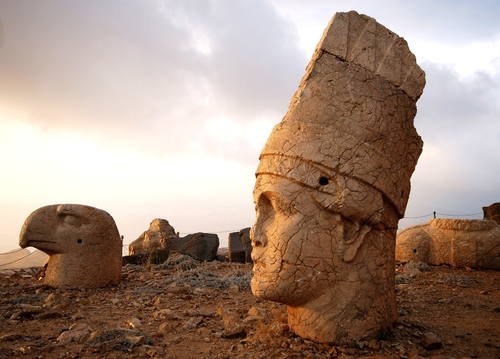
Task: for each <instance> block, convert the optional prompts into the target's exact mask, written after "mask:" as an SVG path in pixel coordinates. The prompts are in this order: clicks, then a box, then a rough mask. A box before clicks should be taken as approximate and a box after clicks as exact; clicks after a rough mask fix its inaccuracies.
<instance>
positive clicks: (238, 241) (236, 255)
mask: <svg viewBox="0 0 500 359" xmlns="http://www.w3.org/2000/svg"><path fill="white" fill-rule="evenodd" d="M227 243H228V247H229V248H228V250H229V261H230V262H239V263H251V262H252V257H251V255H252V243H251V241H250V227H248V228H243V229H242V230H240V231H239V232H232V233H229V237H228V241H227Z"/></svg>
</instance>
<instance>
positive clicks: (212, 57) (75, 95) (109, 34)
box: [0, 0, 306, 154]
mask: <svg viewBox="0 0 500 359" xmlns="http://www.w3.org/2000/svg"><path fill="white" fill-rule="evenodd" d="M0 10H1V14H2V19H3V21H4V28H5V29H4V30H5V31H4V33H5V36H4V37H5V41H4V43H5V44H4V45H5V46H4V47H3V49H1V50H0V51H2V57H3V59H2V66H1V68H0V77H1V78H2V83H1V84H0V104H2V103H3V104H8V105H9V106H14V107H16V108H18V109H19V108H22V109H24V110H25V111H27V112H28V113H29V118H30V121H31V122H33V123H36V124H37V125H39V126H40V127H43V128H45V129H46V130H48V131H54V130H58V129H73V130H75V131H78V132H82V133H86V134H87V135H89V136H92V137H94V138H96V139H98V140H99V141H101V142H108V143H111V142H114V143H116V144H118V145H125V146H130V145H132V146H135V147H136V148H137V150H142V151H148V150H152V151H154V152H155V153H157V154H159V153H165V152H178V151H183V150H185V149H186V148H189V146H190V145H193V144H194V145H195V146H198V147H202V148H204V150H205V151H210V150H211V148H212V147H211V146H210V144H211V143H212V142H214V141H216V140H217V137H215V138H206V136H205V135H202V134H200V132H201V130H202V129H203V127H204V126H205V124H206V122H207V121H210V120H211V119H212V118H214V117H219V116H224V117H226V118H228V119H230V120H231V121H232V122H234V123H235V124H237V125H243V124H246V123H248V122H251V121H254V120H258V119H261V118H262V117H263V116H269V117H272V118H273V120H274V122H278V120H279V117H278V116H280V114H282V113H284V112H285V110H286V106H287V103H288V100H289V98H290V96H291V94H292V93H293V91H294V89H295V87H296V84H297V82H298V79H299V76H300V74H301V72H302V71H301V70H302V68H303V67H304V66H305V63H306V59H305V57H304V55H303V54H302V53H301V52H300V50H299V49H298V48H297V46H296V41H295V40H296V38H295V36H296V35H295V34H294V29H293V27H292V26H291V25H290V24H288V23H287V22H285V21H284V20H282V19H281V18H279V16H278V15H277V14H276V12H275V10H274V8H273V7H271V6H270V5H269V4H268V3H267V2H266V1H263V0H259V1H243V0H242V1H223V2H221V1H208V0H207V1H204V2H200V1H196V2H194V1H150V2H137V1H106V2H102V1H85V2H81V3H73V2H71V3H69V2H66V1H54V0H51V1H48V0H47V1H40V2H29V1H5V2H2V4H0ZM275 117H278V118H275Z"/></svg>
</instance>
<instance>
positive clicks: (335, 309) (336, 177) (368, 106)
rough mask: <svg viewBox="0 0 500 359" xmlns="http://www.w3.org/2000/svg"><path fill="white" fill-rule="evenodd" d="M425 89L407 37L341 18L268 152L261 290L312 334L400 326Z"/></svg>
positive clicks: (260, 213) (258, 270)
mask: <svg viewBox="0 0 500 359" xmlns="http://www.w3.org/2000/svg"><path fill="white" fill-rule="evenodd" d="M424 85H425V74H424V72H423V71H422V70H421V69H420V68H419V66H418V65H417V64H416V62H415V57H414V55H413V54H412V53H411V52H410V50H409V49H408V45H407V43H406V41H405V40H404V39H402V38H401V37H398V36H397V35H396V34H394V33H393V32H391V31H390V30H388V29H387V28H385V27H384V26H382V25H380V24H378V23H377V22H376V21H375V20H374V19H372V18H370V17H368V16H365V15H359V14H358V13H356V12H354V11H351V12H348V13H337V14H336V15H335V16H334V18H333V20H332V22H330V24H329V25H328V27H327V28H326V30H325V32H324V34H323V37H322V39H321V41H320V43H319V45H318V46H317V48H316V51H315V53H314V55H313V58H312V60H311V61H310V63H309V65H308V67H307V69H306V73H305V75H304V77H303V78H302V81H301V83H300V86H299V88H298V90H297V92H296V93H295V95H294V96H293V98H292V100H291V103H290V106H289V109H288V112H287V114H286V115H285V117H284V119H283V120H282V121H281V122H280V123H279V124H277V125H276V126H275V128H274V129H273V131H272V133H271V135H270V136H269V139H268V141H267V143H266V145H265V147H264V149H263V151H262V152H261V155H260V163H259V167H258V169H257V172H256V175H257V179H256V183H255V189H254V201H255V203H256V210H257V219H256V223H255V224H254V227H253V228H252V234H251V237H252V244H253V252H252V258H253V261H254V275H253V278H252V292H253V293H254V295H256V296H257V297H260V298H264V299H270V300H274V301H277V302H281V303H285V304H287V308H288V323H289V326H290V328H291V330H293V331H294V332H295V333H296V334H298V335H300V336H301V337H304V338H308V339H312V340H314V341H318V342H334V343H352V342H354V341H357V340H360V339H362V338H373V337H375V336H376V335H377V334H379V333H381V332H383V331H385V330H386V329H388V328H389V327H391V325H392V323H393V321H394V320H395V319H396V315H397V314H396V313H397V311H396V298H395V289H394V262H395V260H394V246H395V238H396V228H397V222H398V219H399V218H401V217H403V215H404V212H405V209H406V203H407V201H408V196H409V193H410V176H411V174H412V173H413V171H414V168H415V165H416V163H417V159H418V157H419V155H420V153H421V150H422V141H421V139H420V137H419V135H418V134H417V132H416V131H415V128H414V126H413V118H414V116H415V114H416V105H415V103H416V101H417V99H418V98H419V97H420V95H421V93H422V90H423V87H424Z"/></svg>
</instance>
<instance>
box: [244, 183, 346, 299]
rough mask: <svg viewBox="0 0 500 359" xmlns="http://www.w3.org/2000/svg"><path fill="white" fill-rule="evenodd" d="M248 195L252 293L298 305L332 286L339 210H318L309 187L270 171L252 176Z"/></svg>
mask: <svg viewBox="0 0 500 359" xmlns="http://www.w3.org/2000/svg"><path fill="white" fill-rule="evenodd" d="M254 200H255V203H256V211H257V220H256V223H255V225H254V227H253V228H252V240H253V251H252V259H253V261H254V269H253V270H254V275H253V278H252V291H253V293H254V294H255V295H256V296H258V297H261V298H264V299H270V300H274V301H278V302H282V303H286V304H289V305H300V304H303V303H305V302H307V301H309V300H311V299H314V298H315V297H316V296H319V295H321V294H322V293H323V290H324V289H325V288H327V287H331V286H333V285H334V282H335V280H336V277H335V276H336V270H335V267H336V266H337V265H339V261H340V258H341V252H342V251H343V250H344V249H345V244H344V243H342V242H343V233H344V223H343V221H342V218H341V216H340V215H338V214H334V213H332V212H329V211H326V210H318V209H319V208H318V204H317V203H316V202H315V201H314V200H313V197H312V191H311V190H308V189H307V188H304V187H303V186H301V185H299V184H296V183H294V182H292V181H289V180H287V179H284V178H280V177H276V176H269V175H262V176H259V177H258V179H257V183H256V186H255V192H254Z"/></svg>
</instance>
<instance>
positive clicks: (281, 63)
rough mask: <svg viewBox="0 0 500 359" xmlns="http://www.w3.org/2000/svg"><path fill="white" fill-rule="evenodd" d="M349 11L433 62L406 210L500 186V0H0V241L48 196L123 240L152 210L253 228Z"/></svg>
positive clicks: (478, 195)
mask: <svg viewBox="0 0 500 359" xmlns="http://www.w3.org/2000/svg"><path fill="white" fill-rule="evenodd" d="M352 9H354V10H357V11H359V12H362V13H365V14H367V15H370V16H372V17H374V18H375V19H377V20H378V21H379V22H380V23H382V24H384V25H385V26H387V27H388V28H390V29H391V30H393V31H394V32H396V33H398V34H399V35H400V36H403V37H404V38H405V39H406V40H407V41H408V43H409V45H410V48H411V49H412V51H413V52H414V53H415V55H416V56H417V61H418V62H419V64H420V65H421V67H422V68H423V69H424V70H425V72H426V74H427V86H426V88H425V90H424V94H423V96H422V98H421V99H420V100H419V102H418V105H417V106H418V115H417V117H416V119H415V125H416V128H417V130H418V132H419V133H420V135H421V136H422V138H423V140H424V143H425V144H424V152H423V154H422V156H421V157H420V160H419V163H418V166H417V169H416V171H415V173H414V175H413V178H412V186H413V187H412V194H411V197H410V201H409V204H408V208H407V212H406V215H407V216H409V217H415V216H421V215H426V214H428V213H430V212H432V211H437V212H439V213H446V214H472V213H478V212H481V207H482V206H484V205H487V204H490V203H493V202H495V201H500V170H499V169H500V156H499V154H500V101H499V98H500V2H498V1H487V0H477V1H463V0H462V1H461V0H449V1H445V0H441V1H417V2H407V1H402V0H401V1H396V0H393V1H390V0H387V1H377V2H374V1H370V0H366V1H315V0H310V1H299V0H275V1H264V0H211V1H210V0H192V1H189V0H177V1H175V0H148V1H132V0H129V1H127V0H121V1H119V0H104V1H103V0H86V1H63V0H57V1H56V0H39V1H26V0H1V1H0V164H1V169H0V171H1V175H0V251H5V250H8V249H13V248H16V247H17V237H18V234H19V230H20V227H21V225H22V223H23V221H24V219H25V218H26V216H27V215H28V214H29V213H30V212H32V211H33V210H35V209H37V208H38V207H41V206H43V205H47V204H53V203H82V204H88V205H92V206H95V207H98V208H102V209H105V210H107V211H108V212H109V213H111V215H112V216H113V217H114V218H115V220H116V222H117V225H118V228H119V230H120V232H121V233H122V234H123V235H124V236H125V240H124V242H125V243H129V242H130V241H132V240H134V239H135V238H136V237H137V236H138V235H139V234H140V233H141V232H142V231H143V230H145V229H146V228H147V226H148V225H149V222H150V221H151V220H152V219H153V218H156V217H160V218H166V219H168V220H169V221H170V223H171V224H172V225H173V226H174V227H175V228H176V230H178V231H180V232H181V233H192V232H196V231H206V232H223V231H226V230H233V229H239V228H242V227H246V226H250V225H251V224H252V223H253V220H254V208H253V207H254V206H253V203H252V195H251V193H252V188H253V184H254V172H255V169H256V166H257V163H258V154H259V152H260V150H261V148H262V146H263V144H264V143H265V141H266V139H267V136H268V134H269V132H270V130H271V128H272V127H273V125H274V124H276V123H277V122H279V121H280V120H281V118H282V116H283V115H284V113H285V112H286V109H287V106H288V101H289V99H290V97H291V95H292V94H293V92H294V91H295V89H296V87H297V84H298V81H299V79H300V77H301V76H302V74H303V72H304V68H305V66H306V64H307V62H308V59H309V58H310V56H311V54H312V51H313V49H314V47H315V45H316V43H317V41H318V40H319V38H320V36H321V34H322V31H323V29H324V27H325V26H326V24H327V23H328V21H329V19H330V18H331V16H332V15H333V14H334V13H335V12H337V11H347V10H352ZM480 217H481V216H480V215H476V216H475V217H474V216H473V217H467V218H480ZM426 219H427V218H424V219H403V220H402V221H401V222H400V227H404V226H407V225H409V224H412V223H416V222H418V221H422V220H426ZM226 238H227V233H221V240H222V241H223V242H224V241H225V239H226Z"/></svg>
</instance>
